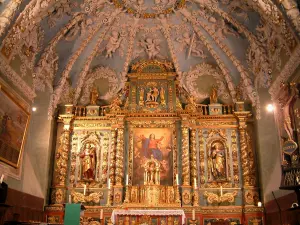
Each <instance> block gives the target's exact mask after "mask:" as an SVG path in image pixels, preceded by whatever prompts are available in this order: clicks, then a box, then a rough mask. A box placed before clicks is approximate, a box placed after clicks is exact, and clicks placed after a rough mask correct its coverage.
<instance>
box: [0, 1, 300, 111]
mask: <svg viewBox="0 0 300 225" xmlns="http://www.w3.org/2000/svg"><path fill="white" fill-rule="evenodd" d="M289 1H294V0H289ZM12 2H15V1H14V0H6V1H4V3H2V4H3V5H2V9H1V11H0V25H1V23H2V22H3V20H2V19H1V16H2V17H3V14H5V13H6V14H7V9H8V7H9V5H10V4H12ZM15 4H16V3H15ZM6 14H5V15H6ZM286 18H287V16H286V15H285V14H284V13H282V11H281V10H279V8H278V4H275V3H274V2H272V1H271V0H245V1H241V0H189V1H185V0H82V1H72V0H60V1H58V0H57V1H55V0H32V1H27V2H26V1H25V2H23V3H22V5H21V6H20V9H19V11H18V12H17V13H16V16H15V17H14V18H13V19H12V22H11V25H10V26H9V27H7V28H6V29H2V31H3V32H1V29H0V34H1V33H2V39H1V49H0V52H1V53H0V54H1V59H3V60H0V67H1V71H2V73H3V74H4V75H6V76H7V77H8V78H9V79H11V80H12V82H13V83H14V84H15V85H16V86H17V87H18V88H19V89H20V90H22V91H23V93H24V94H25V95H26V96H27V97H28V98H29V99H33V98H34V96H35V95H36V94H37V93H39V92H40V91H45V90H46V89H48V90H49V91H51V93H52V95H51V99H50V106H49V114H50V115H51V114H53V112H54V110H55V108H56V107H57V105H58V104H60V103H64V102H70V101H71V102H73V103H74V104H86V103H87V102H88V94H89V91H90V89H91V87H92V86H93V85H95V84H97V86H98V90H99V92H100V95H101V98H102V99H103V100H110V99H111V98H112V97H113V96H114V95H115V94H116V93H117V92H118V91H119V90H120V89H121V88H122V87H123V85H124V83H125V81H126V79H127V76H126V75H127V73H128V71H129V69H130V65H132V64H133V63H135V62H137V61H140V60H143V59H158V60H162V61H164V60H166V61H170V62H172V63H173V64H174V67H175V69H176V72H177V73H178V80H179V83H180V85H181V86H182V87H183V88H185V89H186V90H187V91H188V92H189V93H190V94H191V95H193V96H195V97H196V99H197V100H198V102H202V101H203V100H205V99H206V98H207V97H208V95H209V92H210V89H211V87H212V85H217V86H218V95H219V98H220V99H221V101H223V102H225V103H230V102H235V101H237V99H245V100H249V101H250V102H251V103H252V105H254V106H255V107H256V109H257V113H258V114H259V95H258V93H257V92H258V89H259V88H261V87H263V88H269V87H270V85H271V84H272V81H273V80H274V79H276V76H277V75H278V74H279V73H280V72H281V71H282V70H283V67H284V65H285V63H286V62H287V61H288V59H289V58H290V57H291V55H292V54H293V52H294V51H295V49H296V47H297V45H298V37H297V33H296V31H297V26H295V24H293V21H290V20H287V19H286ZM4 22H5V21H4ZM4 31H5V32H4Z"/></svg>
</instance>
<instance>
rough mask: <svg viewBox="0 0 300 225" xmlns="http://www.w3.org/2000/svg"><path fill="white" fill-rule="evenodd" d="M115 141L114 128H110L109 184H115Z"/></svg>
mask: <svg viewBox="0 0 300 225" xmlns="http://www.w3.org/2000/svg"><path fill="white" fill-rule="evenodd" d="M116 142H117V134H116V130H111V147H110V160H109V161H110V164H109V179H110V184H111V185H114V184H115V173H116Z"/></svg>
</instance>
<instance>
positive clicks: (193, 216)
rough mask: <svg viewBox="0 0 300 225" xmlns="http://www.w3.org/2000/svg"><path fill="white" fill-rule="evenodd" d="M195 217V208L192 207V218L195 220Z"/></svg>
mask: <svg viewBox="0 0 300 225" xmlns="http://www.w3.org/2000/svg"><path fill="white" fill-rule="evenodd" d="M195 218H196V215H195V209H193V214H192V220H195Z"/></svg>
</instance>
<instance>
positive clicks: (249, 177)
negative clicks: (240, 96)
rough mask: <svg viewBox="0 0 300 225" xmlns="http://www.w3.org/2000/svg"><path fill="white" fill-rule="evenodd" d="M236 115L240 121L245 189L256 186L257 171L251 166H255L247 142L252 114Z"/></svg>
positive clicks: (236, 113) (241, 113) (239, 113)
mask: <svg viewBox="0 0 300 225" xmlns="http://www.w3.org/2000/svg"><path fill="white" fill-rule="evenodd" d="M235 115H236V116H237V118H238V121H239V136H240V151H241V162H242V179H243V183H244V187H249V186H254V185H255V174H254V173H255V171H251V165H253V164H254V162H251V160H252V161H254V158H253V152H251V151H252V148H249V147H251V146H249V143H248V141H247V131H246V128H247V124H246V122H247V119H248V117H249V116H250V115H251V114H250V112H235Z"/></svg>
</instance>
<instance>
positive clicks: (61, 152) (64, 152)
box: [55, 130, 70, 186]
mask: <svg viewBox="0 0 300 225" xmlns="http://www.w3.org/2000/svg"><path fill="white" fill-rule="evenodd" d="M59 143H60V145H59V147H58V149H57V152H56V169H55V174H56V184H57V185H59V186H65V185H66V179H67V167H68V154H69V147H70V131H69V130H64V131H63V133H62V135H61V136H60V140H59Z"/></svg>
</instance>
